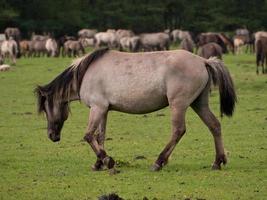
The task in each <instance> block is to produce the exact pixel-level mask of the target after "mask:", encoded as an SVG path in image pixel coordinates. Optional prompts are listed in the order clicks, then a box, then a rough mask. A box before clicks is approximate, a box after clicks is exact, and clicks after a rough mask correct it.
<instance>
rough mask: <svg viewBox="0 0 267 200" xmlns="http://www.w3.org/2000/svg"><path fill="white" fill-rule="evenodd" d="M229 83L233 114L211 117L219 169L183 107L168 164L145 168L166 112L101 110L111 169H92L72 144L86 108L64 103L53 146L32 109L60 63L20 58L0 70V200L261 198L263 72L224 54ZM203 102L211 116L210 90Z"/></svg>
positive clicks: (249, 60)
mask: <svg viewBox="0 0 267 200" xmlns="http://www.w3.org/2000/svg"><path fill="white" fill-rule="evenodd" d="M224 61H225V63H226V66H227V67H228V68H229V70H230V72H231V74H232V77H233V79H234V82H235V86H236V91H237V95H238V104H237V107H236V112H235V114H234V116H233V118H230V119H229V118H226V117H224V118H223V119H221V123H222V133H223V138H224V143H225V149H226V151H227V155H228V164H227V165H226V166H224V167H223V169H222V170H221V171H212V170H211V169H210V167H211V163H212V161H213V159H214V144H213V138H212V136H211V134H210V132H209V130H208V129H207V128H206V126H205V125H204V124H203V123H202V122H201V121H200V119H199V118H198V116H197V115H196V114H195V113H194V112H193V111H192V110H191V109H189V111H188V112H187V116H186V119H187V121H186V126H187V133H186V134H185V136H184V137H183V138H182V140H181V141H180V143H179V144H178V145H177V146H176V148H175V150H174V152H173V154H172V156H171V158H170V160H169V164H168V165H167V166H165V167H164V168H163V170H162V171H160V172H151V171H150V166H151V165H152V164H153V162H154V161H155V159H156V158H157V156H158V154H159V153H160V151H161V150H162V148H163V147H164V146H165V144H166V142H167V140H168V138H169V137H170V117H169V108H166V109H164V110H161V111H158V112H154V113H151V114H146V115H129V114H123V113H118V112H110V113H109V118H108V127H107V141H106V149H107V152H108V154H109V155H111V156H112V157H113V158H114V159H115V160H116V161H117V169H119V170H120V171H121V173H119V174H117V175H113V176H111V175H109V174H108V172H107V171H102V172H93V171H91V169H90V166H91V165H92V164H94V162H95V155H94V153H93V151H92V150H91V148H90V147H89V145H88V144H87V143H86V142H84V141H83V140H82V138H83V136H84V131H85V128H86V125H87V124H86V123H87V119H88V113H89V110H88V109H87V107H86V106H84V105H82V104H80V103H79V102H73V103H72V104H71V110H72V114H71V116H70V117H69V119H68V120H67V121H66V122H65V125H64V127H63V130H62V138H61V141H60V142H59V143H53V142H51V141H50V140H49V139H48V137H47V133H46V120H45V117H44V116H38V115H37V112H36V100H35V97H34V94H33V90H34V87H35V86H36V84H44V83H48V82H49V81H50V80H52V79H53V78H54V77H55V76H56V75H57V74H59V73H60V72H61V71H63V69H65V68H66V67H67V66H68V65H69V64H70V62H71V59H70V58H31V59H27V58H26V59H25V58H22V59H20V60H18V62H17V66H16V67H14V68H13V70H11V71H8V72H3V73H0V92H1V95H0V96H1V97H0V152H1V156H0V166H1V170H0V199H3V200H5V199H36V200H37V199H68V200H71V199H73V200H76V199H83V200H89V199H97V197H99V196H100V195H102V194H109V193H112V192H115V193H117V194H119V196H120V197H122V198H124V199H132V200H138V199H143V198H144V197H147V198H148V199H149V200H151V199H153V198H155V199H158V200H159V199H162V200H176V199H194V200H195V199H206V200H212V199H218V200H219V199H223V200H225V199H262V200H263V199H266V196H267V189H266V186H267V168H266V166H267V134H266V133H267V92H266V91H267V76H266V75H262V74H261V73H260V75H258V76H257V75H256V72H255V56H254V55H247V54H243V55H238V56H234V55H224ZM210 105H211V108H212V110H213V111H214V113H215V114H216V116H217V117H219V100H218V91H217V90H215V91H213V92H212V94H211V98H210Z"/></svg>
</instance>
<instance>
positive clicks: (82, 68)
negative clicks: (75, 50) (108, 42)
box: [75, 48, 109, 94]
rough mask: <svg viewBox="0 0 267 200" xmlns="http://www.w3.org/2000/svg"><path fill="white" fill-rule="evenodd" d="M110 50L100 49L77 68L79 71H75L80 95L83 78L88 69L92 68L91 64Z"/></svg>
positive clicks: (83, 60)
mask: <svg viewBox="0 0 267 200" xmlns="http://www.w3.org/2000/svg"><path fill="white" fill-rule="evenodd" d="M108 50H109V48H101V49H98V50H96V51H94V52H93V53H91V54H90V55H88V56H86V57H85V58H84V59H82V61H81V62H80V63H79V64H78V66H77V68H78V69H77V70H75V71H76V78H77V88H78V94H79V92H80V87H81V84H82V80H83V76H84V74H85V72H86V71H87V69H88V67H89V66H90V64H91V63H92V62H94V61H95V60H97V59H98V58H99V57H101V56H102V55H103V54H105V53H106V52H107V51H108Z"/></svg>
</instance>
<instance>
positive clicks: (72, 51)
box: [62, 40, 85, 57]
mask: <svg viewBox="0 0 267 200" xmlns="http://www.w3.org/2000/svg"><path fill="white" fill-rule="evenodd" d="M63 48H64V49H63V54H62V55H63V56H65V55H68V56H69V57H71V56H73V57H76V56H81V55H83V54H85V50H84V47H83V45H82V43H81V41H79V40H68V41H66V42H65V43H64V47H63Z"/></svg>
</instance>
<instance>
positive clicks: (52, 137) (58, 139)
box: [48, 133, 60, 142]
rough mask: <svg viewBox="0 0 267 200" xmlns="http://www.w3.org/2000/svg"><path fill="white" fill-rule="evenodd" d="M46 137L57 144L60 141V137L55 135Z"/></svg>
mask: <svg viewBox="0 0 267 200" xmlns="http://www.w3.org/2000/svg"><path fill="white" fill-rule="evenodd" d="M48 137H49V139H50V140H52V141H53V142H58V141H60V135H59V134H55V133H49V134H48Z"/></svg>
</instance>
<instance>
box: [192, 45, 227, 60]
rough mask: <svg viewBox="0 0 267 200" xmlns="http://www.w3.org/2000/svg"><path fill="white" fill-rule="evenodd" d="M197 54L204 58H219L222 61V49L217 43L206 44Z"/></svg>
mask: <svg viewBox="0 0 267 200" xmlns="http://www.w3.org/2000/svg"><path fill="white" fill-rule="evenodd" d="M197 54H198V55H199V56H201V57H203V58H207V59H208V58H210V57H217V58H220V59H222V47H221V46H220V45H218V44H217V43H215V42H210V43H208V44H204V45H203V46H201V47H200V48H199V49H198V52H197Z"/></svg>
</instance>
